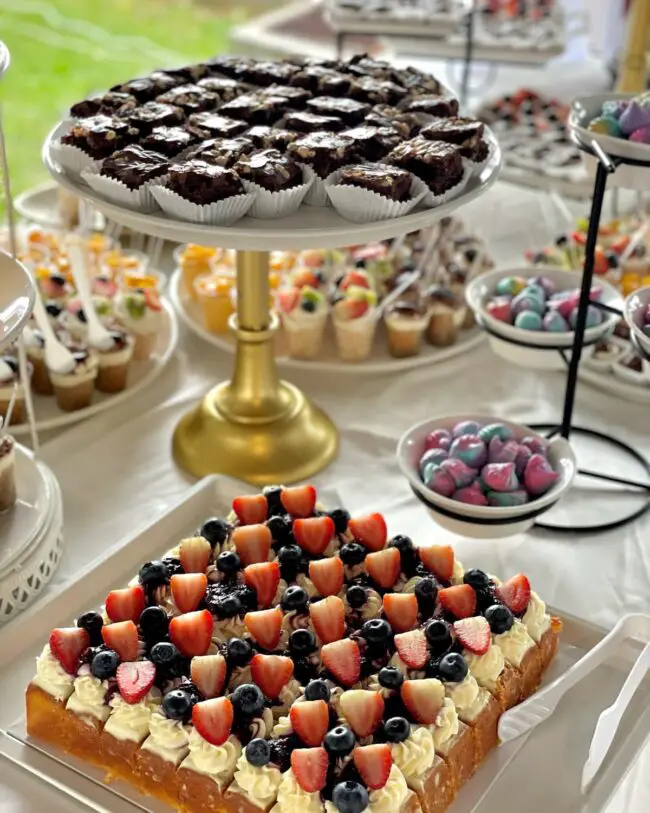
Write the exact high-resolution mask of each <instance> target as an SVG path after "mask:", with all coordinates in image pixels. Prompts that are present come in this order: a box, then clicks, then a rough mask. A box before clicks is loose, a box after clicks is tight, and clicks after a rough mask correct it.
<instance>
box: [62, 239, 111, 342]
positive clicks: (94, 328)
mask: <svg viewBox="0 0 650 813" xmlns="http://www.w3.org/2000/svg"><path fill="white" fill-rule="evenodd" d="M66 249H67V252H68V257H69V258H70V267H71V269H72V276H73V277H74V281H75V284H76V286H77V292H78V294H79V298H80V299H81V302H82V304H83V308H84V314H85V316H86V324H87V325H88V344H89V345H90V347H93V348H96V349H98V350H110V348H111V347H112V346H113V339H112V338H111V334H110V333H109V332H108V330H106V328H105V327H104V325H102V323H101V322H100V321H99V316H97V313H96V312H95V306H94V305H93V298H92V294H91V292H90V282H89V281H88V274H87V273H86V255H85V252H84V249H83V247H82V246H81V244H80V243H79V241H78V240H77V239H74V238H70V239H69V240H68V242H67V245H66Z"/></svg>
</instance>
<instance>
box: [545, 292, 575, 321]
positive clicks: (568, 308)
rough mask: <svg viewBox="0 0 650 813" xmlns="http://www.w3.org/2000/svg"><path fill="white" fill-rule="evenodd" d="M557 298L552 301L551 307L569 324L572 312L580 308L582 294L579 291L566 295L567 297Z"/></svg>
mask: <svg viewBox="0 0 650 813" xmlns="http://www.w3.org/2000/svg"><path fill="white" fill-rule="evenodd" d="M556 296H557V298H554V299H551V300H550V302H549V303H548V304H549V307H550V308H552V309H553V310H555V311H557V312H558V313H559V314H560V316H562V318H563V319H565V320H566V321H567V322H568V321H569V317H570V316H571V312H572V311H573V310H574V309H575V308H576V307H577V306H578V299H579V298H580V294H579V293H578V292H577V291H571V292H568V293H566V296H559V295H556Z"/></svg>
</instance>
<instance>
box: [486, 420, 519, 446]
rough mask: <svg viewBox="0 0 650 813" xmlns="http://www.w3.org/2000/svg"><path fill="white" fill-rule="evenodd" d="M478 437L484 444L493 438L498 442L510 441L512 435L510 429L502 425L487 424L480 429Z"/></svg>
mask: <svg viewBox="0 0 650 813" xmlns="http://www.w3.org/2000/svg"><path fill="white" fill-rule="evenodd" d="M478 436H479V437H480V438H481V440H482V441H484V442H485V443H489V442H490V441H491V440H492V438H494V437H497V438H499V440H511V439H512V437H513V434H512V429H509V428H508V427H507V426H506V425H505V424H504V423H488V424H486V425H485V426H484V427H483V429H481V431H480V432H479V433H478Z"/></svg>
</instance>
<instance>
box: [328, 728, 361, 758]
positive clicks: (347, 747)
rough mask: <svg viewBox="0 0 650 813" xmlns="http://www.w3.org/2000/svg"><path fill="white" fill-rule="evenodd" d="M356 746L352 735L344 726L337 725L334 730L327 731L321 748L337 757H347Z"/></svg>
mask: <svg viewBox="0 0 650 813" xmlns="http://www.w3.org/2000/svg"><path fill="white" fill-rule="evenodd" d="M356 744H357V741H356V738H355V736H354V734H353V733H352V731H351V730H350V729H349V728H348V727H347V726H344V725H337V726H336V728H333V729H332V730H331V731H328V732H327V734H326V735H325V737H324V739H323V746H324V748H325V750H326V751H327V753H328V754H334V755H335V756H337V757H345V756H347V755H348V754H349V753H350V752H351V751H352V749H353V748H354V746H355V745H356Z"/></svg>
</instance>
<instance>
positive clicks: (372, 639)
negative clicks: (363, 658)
mask: <svg viewBox="0 0 650 813" xmlns="http://www.w3.org/2000/svg"><path fill="white" fill-rule="evenodd" d="M361 634H362V635H363V637H364V638H365V639H366V641H368V643H369V644H383V643H385V642H386V641H387V640H388V639H389V638H390V636H391V635H392V634H393V630H392V627H391V625H390V624H389V623H388V621H386V620H385V619H383V618H371V619H370V621H366V623H365V624H364V625H363V627H361Z"/></svg>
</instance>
